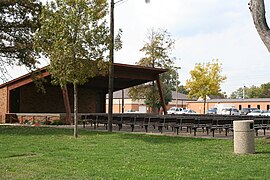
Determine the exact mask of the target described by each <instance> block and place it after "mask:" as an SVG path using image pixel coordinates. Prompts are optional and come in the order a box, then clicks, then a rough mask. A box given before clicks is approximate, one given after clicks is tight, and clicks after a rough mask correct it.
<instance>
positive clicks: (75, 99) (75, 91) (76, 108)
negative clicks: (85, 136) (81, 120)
mask: <svg viewBox="0 0 270 180" xmlns="http://www.w3.org/2000/svg"><path fill="white" fill-rule="evenodd" d="M73 86H74V138H77V137H78V95H77V93H78V87H77V84H76V83H73Z"/></svg>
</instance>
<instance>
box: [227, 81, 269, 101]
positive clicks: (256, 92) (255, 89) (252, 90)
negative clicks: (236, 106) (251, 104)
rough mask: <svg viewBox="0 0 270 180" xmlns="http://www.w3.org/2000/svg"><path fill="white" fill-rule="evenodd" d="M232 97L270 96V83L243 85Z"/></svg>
mask: <svg viewBox="0 0 270 180" xmlns="http://www.w3.org/2000/svg"><path fill="white" fill-rule="evenodd" d="M230 98H231V99H241V98H270V83H266V84H262V85H260V86H254V85H252V86H250V87H246V86H245V87H241V88H238V89H237V90H236V91H234V92H232V94H231V95H230Z"/></svg>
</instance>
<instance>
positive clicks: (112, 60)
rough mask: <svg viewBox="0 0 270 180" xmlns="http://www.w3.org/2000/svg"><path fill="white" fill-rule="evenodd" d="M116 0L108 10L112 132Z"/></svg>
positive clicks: (110, 122)
mask: <svg viewBox="0 0 270 180" xmlns="http://www.w3.org/2000/svg"><path fill="white" fill-rule="evenodd" d="M122 1H123V0H118V1H117V2H116V3H114V0H111V12H110V37H111V41H110V67H109V88H108V90H109V107H108V131H109V132H112V114H113V80H114V66H113V63H114V5H115V4H117V3H119V2H122ZM145 3H150V0H145Z"/></svg>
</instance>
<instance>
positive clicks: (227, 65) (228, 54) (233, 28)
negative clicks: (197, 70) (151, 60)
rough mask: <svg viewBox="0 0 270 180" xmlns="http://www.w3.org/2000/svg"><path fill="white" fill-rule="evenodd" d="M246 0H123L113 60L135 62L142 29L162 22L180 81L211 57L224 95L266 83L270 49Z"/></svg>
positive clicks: (117, 11)
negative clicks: (171, 41)
mask: <svg viewBox="0 0 270 180" xmlns="http://www.w3.org/2000/svg"><path fill="white" fill-rule="evenodd" d="M44 1H45V0H44ZM116 1H117V0H115V2H116ZM248 2H249V0H166V1H165V0H151V2H150V4H145V0H124V1H122V2H121V3H119V4H117V5H116V6H115V29H116V31H117V29H118V28H122V30H123V37H122V40H123V49H122V50H121V51H119V52H116V53H115V62H118V63H125V64H135V62H137V61H139V59H140V58H141V57H143V54H141V53H140V52H139V50H140V48H142V46H143V44H144V43H145V41H147V39H146V34H147V31H148V30H149V29H151V28H164V29H167V30H168V32H170V33H171V34H172V37H173V38H174V39H175V40H176V44H175V49H174V51H173V53H172V54H171V56H172V57H176V59H177V60H176V62H175V63H176V66H179V67H181V69H180V70H179V71H178V72H179V77H180V81H181V84H183V85H185V82H186V80H187V79H189V78H190V75H189V71H190V70H192V69H193V68H194V66H195V64H196V63H204V62H211V61H212V59H219V61H220V62H221V63H222V68H223V71H222V74H223V75H226V76H227V80H226V81H225V82H224V83H223V84H222V91H225V92H227V94H228V95H230V93H231V92H232V91H235V90H236V89H238V88H240V87H243V86H244V85H245V86H247V87H249V86H251V85H260V84H262V83H268V82H270V71H269V69H270V68H269V67H268V64H269V63H270V53H269V52H268V51H267V49H266V48H265V46H264V44H263V43H262V41H261V40H260V38H259V36H258V34H257V32H256V29H255V27H254V24H253V21H252V18H251V15H250V12H249V9H248ZM265 3H266V7H267V8H268V7H270V4H269V6H268V4H267V3H269V2H265ZM268 9H269V8H268ZM45 63H46V62H45ZM24 73H25V70H17V69H14V70H13V72H11V74H12V75H13V77H15V76H18V75H23V74H24Z"/></svg>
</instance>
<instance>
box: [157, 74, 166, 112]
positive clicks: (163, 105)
mask: <svg viewBox="0 0 270 180" xmlns="http://www.w3.org/2000/svg"><path fill="white" fill-rule="evenodd" d="M156 81H157V85H158V91H159V96H160V100H161V104H162V109H163V111H164V114H167V108H166V104H165V100H164V95H163V91H162V85H161V82H160V79H159V75H158V76H157V78H156Z"/></svg>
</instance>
